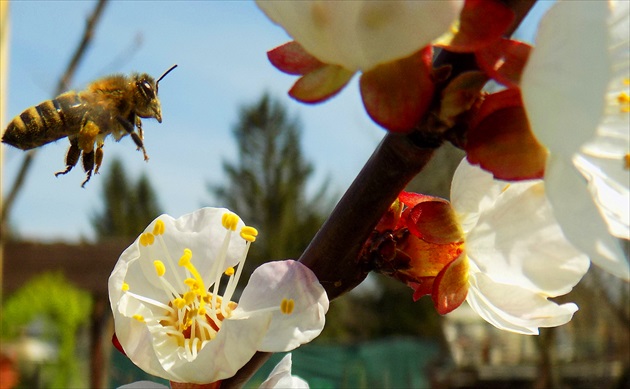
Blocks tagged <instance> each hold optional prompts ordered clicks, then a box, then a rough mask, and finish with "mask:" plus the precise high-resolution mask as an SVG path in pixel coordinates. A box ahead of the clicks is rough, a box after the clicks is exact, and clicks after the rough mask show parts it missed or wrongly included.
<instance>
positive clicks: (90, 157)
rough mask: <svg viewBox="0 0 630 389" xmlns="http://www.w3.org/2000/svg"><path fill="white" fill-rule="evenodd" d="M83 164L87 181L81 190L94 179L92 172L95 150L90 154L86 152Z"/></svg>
mask: <svg viewBox="0 0 630 389" xmlns="http://www.w3.org/2000/svg"><path fill="white" fill-rule="evenodd" d="M81 162H82V163H83V169H84V170H85V173H86V176H85V181H83V183H82V184H81V188H85V184H87V182H88V181H90V178H92V170H94V150H92V151H90V152H89V153H86V152H84V153H83V158H82V159H81Z"/></svg>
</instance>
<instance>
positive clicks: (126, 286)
mask: <svg viewBox="0 0 630 389" xmlns="http://www.w3.org/2000/svg"><path fill="white" fill-rule="evenodd" d="M121 289H122V291H123V292H126V291H128V290H129V284H128V283H126V282H123V284H122V288H121Z"/></svg>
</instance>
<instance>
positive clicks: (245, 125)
mask: <svg viewBox="0 0 630 389" xmlns="http://www.w3.org/2000/svg"><path fill="white" fill-rule="evenodd" d="M233 135H234V138H235V139H236V142H237V146H238V155H239V157H238V160H237V161H236V162H228V161H224V163H223V169H224V171H225V173H226V174H227V177H228V179H227V182H226V184H225V185H214V186H210V187H209V190H210V191H211V192H212V193H214V194H215V196H216V197H217V200H218V202H219V204H221V205H223V206H225V207H227V208H230V209H231V210H233V211H234V212H236V213H238V215H239V216H241V218H242V219H243V220H245V222H246V223H247V224H249V225H252V226H254V227H256V228H257V229H258V230H259V232H260V235H259V237H258V239H257V240H256V244H255V245H254V246H253V247H252V251H251V254H250V258H249V259H248V263H252V265H254V264H259V263H261V262H265V261H269V260H273V259H284V258H297V257H299V255H300V254H301V253H302V251H303V250H304V249H305V248H306V246H307V245H308V243H309V242H310V240H311V239H312V237H313V236H314V235H315V233H316V232H317V230H318V229H319V227H320V225H321V224H322V222H323V221H324V218H325V215H327V213H328V212H329V211H330V209H331V207H332V204H331V202H330V201H329V200H327V194H326V189H327V185H326V184H324V185H322V186H321V188H320V189H319V191H318V192H317V193H316V195H315V196H313V197H311V198H307V196H306V194H305V192H306V184H307V182H308V179H309V178H310V177H311V174H312V173H313V166H312V165H311V164H310V163H309V162H307V161H306V160H305V159H304V156H303V155H302V150H301V147H300V135H301V129H300V125H299V122H298V120H297V119H296V118H290V117H289V115H288V113H287V111H286V109H285V108H284V107H283V106H282V104H281V103H280V102H278V101H277V100H275V99H273V98H272V97H270V96H269V95H268V94H264V95H263V96H262V97H261V98H260V100H259V101H258V102H256V103H255V104H252V105H248V106H243V107H242V108H241V110H240V119H239V122H238V123H237V124H236V125H235V126H234V128H233ZM250 259H252V261H251V262H250Z"/></svg>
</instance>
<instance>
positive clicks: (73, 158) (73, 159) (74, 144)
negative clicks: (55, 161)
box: [55, 136, 81, 177]
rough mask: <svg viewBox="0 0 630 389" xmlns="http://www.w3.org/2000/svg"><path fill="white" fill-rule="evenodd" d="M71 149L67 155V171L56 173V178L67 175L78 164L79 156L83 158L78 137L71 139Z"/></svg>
mask: <svg viewBox="0 0 630 389" xmlns="http://www.w3.org/2000/svg"><path fill="white" fill-rule="evenodd" d="M69 139H70V148H69V149H68V153H67V154H66V169H65V170H62V171H59V172H57V173H55V177H57V176H59V175H62V174H66V173H68V172H69V171H70V170H72V168H73V167H74V166H75V165H76V164H77V162H78V161H79V156H81V149H80V148H79V140H78V139H77V137H76V136H73V137H70V138H69Z"/></svg>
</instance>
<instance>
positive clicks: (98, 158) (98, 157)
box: [94, 142, 103, 174]
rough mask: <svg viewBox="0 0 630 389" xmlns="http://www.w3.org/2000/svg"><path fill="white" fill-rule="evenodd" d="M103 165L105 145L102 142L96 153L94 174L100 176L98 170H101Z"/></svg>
mask: <svg viewBox="0 0 630 389" xmlns="http://www.w3.org/2000/svg"><path fill="white" fill-rule="evenodd" d="M101 163H103V143H102V142H100V143H99V144H98V146H97V148H96V151H94V165H95V166H96V167H95V168H94V174H98V169H100V168H101Z"/></svg>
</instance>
